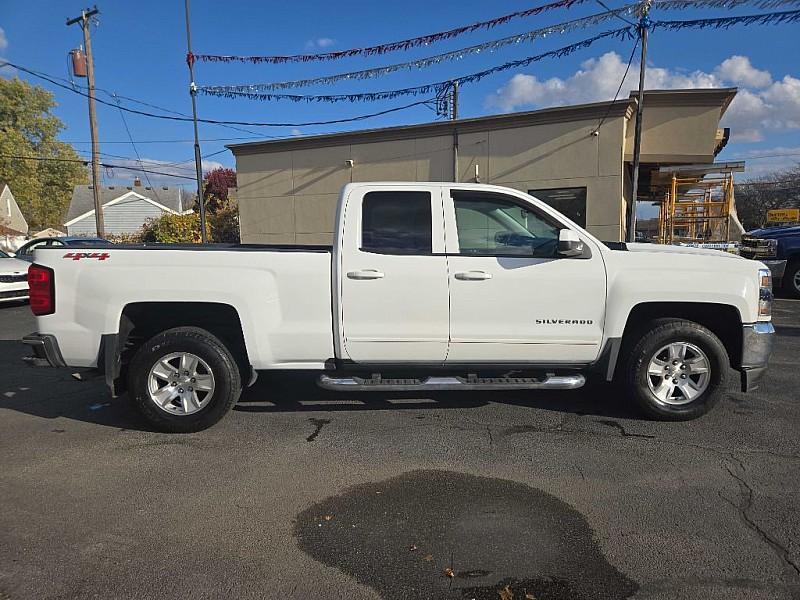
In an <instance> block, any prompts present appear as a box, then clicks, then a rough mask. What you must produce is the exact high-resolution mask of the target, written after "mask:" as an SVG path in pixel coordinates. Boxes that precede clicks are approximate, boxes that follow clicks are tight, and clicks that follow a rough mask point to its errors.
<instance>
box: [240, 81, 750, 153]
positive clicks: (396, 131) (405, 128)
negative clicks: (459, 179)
mask: <svg viewBox="0 0 800 600" xmlns="http://www.w3.org/2000/svg"><path fill="white" fill-rule="evenodd" d="M735 95H736V88H706V89H691V90H645V92H644V96H645V100H644V105H645V106H647V105H648V104H652V105H661V106H664V105H675V106H720V109H721V113H720V115H721V114H722V113H724V112H725V109H727V107H728V105H729V104H730V102H731V100H732V99H733V97H734V96H735ZM636 102H637V98H636V92H631V96H630V97H629V98H623V99H620V100H613V101H605V102H593V103H591V104H576V105H571V106H556V107H550V108H543V109H539V110H531V111H526V112H514V113H507V114H502V115H489V116H485V117H476V118H471V119H459V120H457V121H434V122H432V123H419V124H415V125H400V126H398V127H384V128H381V129H363V130H359V131H347V132H343V133H332V134H325V135H312V136H298V137H293V138H289V139H279V140H263V141H255V142H243V143H240V144H228V145H226V146H225V147H226V148H228V149H230V150H231V151H232V152H233V154H234V156H240V155H244V154H258V153H263V152H282V151H286V150H301V149H305V148H319V147H324V146H337V145H340V144H348V143H361V142H378V141H389V140H398V139H410V138H414V137H419V136H429V135H450V134H452V133H453V131H454V130H457V131H458V132H459V133H470V132H477V131H486V130H487V129H508V128H513V127H525V126H528V125H541V124H545V123H564V122H570V121H578V120H587V119H589V120H592V119H598V120H600V119H607V118H609V117H611V118H613V117H625V118H630V117H631V116H633V114H634V112H635V109H636Z"/></svg>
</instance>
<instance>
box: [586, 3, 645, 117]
mask: <svg viewBox="0 0 800 600" xmlns="http://www.w3.org/2000/svg"><path fill="white" fill-rule="evenodd" d="M597 1H598V2H599V1H600V0H597ZM639 41H640V38H638V37H637V38H636V42H634V44H633V48H631V55H630V56H629V57H628V65H627V66H626V67H625V73H623V74H622V79H621V80H620V82H619V87H617V91H616V93H615V94H614V99H613V100H612V101H611V104H609V105H608V109H607V110H606V114H604V115H603V118H602V119H600V122H599V123H598V124H597V127H595V129H594V130H595V132H599V131H600V128H601V127H602V126H603V123H605V122H606V119H607V118H608V115H609V114H611V107H613V106H614V102H616V101H617V98H618V97H619V93H620V91H621V90H622V86H623V85H624V84H625V78H627V77H628V71H630V69H631V64H633V57H634V55H635V54H636V48H638V47H639Z"/></svg>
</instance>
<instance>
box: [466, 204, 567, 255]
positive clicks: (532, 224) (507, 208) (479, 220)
mask: <svg viewBox="0 0 800 600" xmlns="http://www.w3.org/2000/svg"><path fill="white" fill-rule="evenodd" d="M453 202H454V205H455V212H456V227H457V229H458V245H459V248H460V252H461V254H474V255H481V256H509V255H512V256H529V257H533V258H555V257H556V256H557V251H558V232H559V229H560V228H559V227H558V225H557V224H555V223H553V222H551V221H550V220H549V219H546V218H545V217H543V216H540V215H539V214H537V213H535V212H533V211H532V210H528V209H527V208H525V207H523V206H520V205H519V204H516V203H515V202H512V201H510V200H505V199H503V198H498V197H494V196H486V195H475V194H470V193H456V194H454V195H453Z"/></svg>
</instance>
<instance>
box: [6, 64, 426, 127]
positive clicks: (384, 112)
mask: <svg viewBox="0 0 800 600" xmlns="http://www.w3.org/2000/svg"><path fill="white" fill-rule="evenodd" d="M5 65H8V66H10V67H14V68H15V69H18V70H20V71H22V72H23V73H28V74H29V75H32V76H34V77H37V78H39V79H42V80H44V81H48V82H50V83H52V84H53V85H55V86H58V87H60V88H63V89H65V90H67V91H70V92H72V93H73V94H78V95H80V96H84V97H88V95H87V94H85V93H83V92H82V91H81V90H78V89H74V88H72V87H70V86H68V85H65V84H63V83H60V82H58V81H55V80H54V79H52V78H51V77H50V76H48V75H45V74H43V73H39V72H37V71H34V70H32V69H28V68H26V67H23V66H21V65H18V64H15V63H12V62H9V61H7V60H4V61H2V63H0V66H5ZM95 101H96V102H99V103H100V104H105V105H106V106H111V107H113V108H120V109H121V110H124V111H125V112H128V113H131V114H135V115H141V116H143V117H151V118H154V119H164V120H167V121H182V122H187V121H189V122H190V121H192V118H191V117H177V116H169V115H157V114H154V113H149V112H146V111H142V110H136V109H134V108H127V107H124V106H122V107H118V106H117V105H115V104H112V103H111V102H106V101H105V100H101V99H100V98H95ZM430 101H431V99H430V98H429V99H426V100H420V101H417V102H412V103H411V104H406V105H404V106H397V107H395V108H388V109H386V110H381V111H378V112H374V113H369V114H366V115H359V116H357V117H349V118H346V119H334V120H331V121H308V122H305V123H258V122H253V121H221V120H217V119H197V121H198V122H199V123H208V124H209V125H245V126H249V127H311V126H313V125H335V124H339V123H352V122H355V121H363V120H365V119H371V118H373V117H380V116H383V115H387V114H389V113H394V112H398V111H401V110H406V109H408V108H412V107H414V106H420V105H422V104H425V103H427V102H430Z"/></svg>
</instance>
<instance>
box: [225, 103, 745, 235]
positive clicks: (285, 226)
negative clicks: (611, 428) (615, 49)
mask: <svg viewBox="0 0 800 600" xmlns="http://www.w3.org/2000/svg"><path fill="white" fill-rule="evenodd" d="M735 94H736V89H735V88H730V89H705V90H668V91H648V92H646V93H645V101H644V119H643V121H642V127H643V135H642V152H641V164H642V167H641V170H640V182H641V183H640V195H639V199H640V200H642V199H646V198H647V194H648V190H649V187H648V186H649V182H650V175H651V173H653V171H654V170H655V169H657V168H658V167H660V166H663V165H681V164H697V163H713V162H714V157H715V156H716V154H717V153H718V152H719V151H720V150H721V149H722V147H724V145H725V143H726V141H727V132H726V131H723V130H720V129H719V121H720V118H721V117H722V115H723V114H724V112H725V110H726V109H727V107H728V105H729V104H730V102H731V100H732V99H733V97H734V95H735ZM635 114H636V99H635V97H633V96H632V97H631V98H628V99H624V100H617V101H615V102H598V103H594V104H584V105H579V106H567V107H559V108H548V109H544V110H536V111H531V112H522V113H512V114H504V115H497V116H489V117H480V118H475V119H462V120H458V121H439V122H434V123H425V124H421V125H409V126H402V127H390V128H385V129H373V130H365V131H354V132H348V133H339V134H331V135H320V136H312V137H300V138H294V139H288V140H276V141H264V142H252V143H245V144H235V145H231V146H229V147H230V148H231V150H232V151H233V153H234V156H235V157H236V170H237V180H238V201H239V210H240V225H241V238H242V242H245V243H307V244H318V243H325V244H327V243H330V242H331V240H332V236H333V227H334V213H335V208H336V201H337V198H338V194H339V191H340V190H341V188H342V186H343V185H345V184H346V183H350V182H356V181H378V180H390V181H457V182H476V181H477V182H481V183H492V184H497V185H503V186H507V187H511V188H515V189H519V190H523V191H526V192H532V193H533V194H534V195H536V196H537V197H539V198H540V199H541V200H544V201H546V202H548V203H550V204H552V205H553V206H554V207H556V208H557V209H559V210H561V211H562V212H564V213H565V214H567V215H568V216H570V217H571V218H572V219H573V220H575V221H577V222H578V223H580V224H582V225H585V226H586V227H587V229H588V230H589V231H590V232H592V233H593V234H595V235H597V236H598V237H600V238H601V239H604V240H622V239H624V236H625V229H626V213H627V208H626V207H627V203H628V201H629V196H630V189H631V167H630V164H631V161H632V152H633V130H634V122H635Z"/></svg>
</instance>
